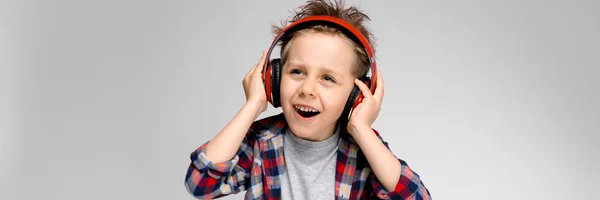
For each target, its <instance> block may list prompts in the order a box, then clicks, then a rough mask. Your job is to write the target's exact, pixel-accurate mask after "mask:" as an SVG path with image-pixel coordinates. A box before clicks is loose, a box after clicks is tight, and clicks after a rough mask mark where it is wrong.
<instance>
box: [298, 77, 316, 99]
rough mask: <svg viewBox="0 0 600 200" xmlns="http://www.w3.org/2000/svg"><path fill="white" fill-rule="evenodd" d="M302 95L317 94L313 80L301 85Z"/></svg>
mask: <svg viewBox="0 0 600 200" xmlns="http://www.w3.org/2000/svg"><path fill="white" fill-rule="evenodd" d="M300 96H315V90H314V86H313V83H312V81H310V80H306V81H304V83H303V84H302V87H300Z"/></svg>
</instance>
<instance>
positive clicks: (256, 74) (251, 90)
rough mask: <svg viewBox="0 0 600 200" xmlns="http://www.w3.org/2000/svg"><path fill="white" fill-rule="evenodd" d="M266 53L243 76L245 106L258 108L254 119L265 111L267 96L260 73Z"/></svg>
mask: <svg viewBox="0 0 600 200" xmlns="http://www.w3.org/2000/svg"><path fill="white" fill-rule="evenodd" d="M266 57H267V52H266V51H263V52H262V55H261V57H260V60H259V61H258V63H257V64H255V65H254V66H253V67H252V69H250V71H248V73H247V74H246V76H244V79H243V80H242V85H243V86H244V93H246V104H247V105H249V106H259V108H258V110H257V111H258V113H256V117H258V115H260V114H261V113H262V112H264V111H265V110H267V94H266V92H265V87H264V85H263V78H262V72H263V69H264V66H265V59H266Z"/></svg>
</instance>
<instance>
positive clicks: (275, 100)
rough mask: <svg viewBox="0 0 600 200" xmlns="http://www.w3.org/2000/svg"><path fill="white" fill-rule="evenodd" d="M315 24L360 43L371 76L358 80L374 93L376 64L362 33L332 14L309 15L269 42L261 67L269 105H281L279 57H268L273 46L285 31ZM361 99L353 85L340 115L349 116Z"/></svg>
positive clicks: (284, 30) (280, 67) (361, 96)
mask: <svg viewBox="0 0 600 200" xmlns="http://www.w3.org/2000/svg"><path fill="white" fill-rule="evenodd" d="M317 24H319V25H328V26H333V27H335V28H338V29H339V30H340V31H342V33H344V34H345V35H346V36H348V37H349V38H350V39H352V40H353V41H354V42H355V43H357V44H359V45H362V47H363V48H364V50H365V52H367V56H368V57H369V64H370V66H371V74H372V75H371V76H372V77H371V78H369V77H367V76H366V75H365V76H364V77H361V78H360V80H361V81H363V82H364V83H365V84H366V85H367V86H368V87H369V89H370V90H371V94H374V93H375V88H376V85H377V83H376V82H377V64H376V63H375V60H374V55H373V50H372V49H371V45H369V42H368V40H367V38H366V37H365V36H364V35H363V34H362V33H360V31H358V29H357V28H356V27H354V26H353V25H352V24H350V23H348V22H346V21H344V20H342V19H339V18H336V17H332V16H310V17H306V18H303V19H300V20H298V21H295V22H294V23H292V24H290V25H288V26H287V27H285V28H284V29H283V30H281V32H280V33H279V34H278V35H277V37H275V40H274V41H273V43H271V46H270V47H269V50H268V51H267V58H266V60H267V61H269V62H265V66H264V67H263V70H264V71H263V84H264V86H265V91H266V94H267V100H268V101H269V103H271V105H273V107H275V108H277V107H279V106H281V103H280V101H279V95H280V93H279V91H280V90H279V86H280V83H281V70H282V67H283V66H281V59H280V58H276V59H273V60H271V59H270V57H271V52H272V51H273V48H275V46H276V45H277V43H278V42H279V40H280V39H281V37H282V36H283V35H284V34H285V33H286V32H293V31H297V30H300V29H302V28H307V27H310V26H312V25H317ZM371 80H372V81H371ZM362 99H363V95H362V93H361V91H360V89H359V88H358V87H357V86H356V85H355V86H354V88H353V89H352V92H351V93H350V96H349V97H348V101H346V106H345V107H344V112H343V113H342V116H347V117H346V119H348V118H349V117H350V110H351V109H354V108H355V107H356V106H357V105H358V104H359V103H360V102H361V101H362Z"/></svg>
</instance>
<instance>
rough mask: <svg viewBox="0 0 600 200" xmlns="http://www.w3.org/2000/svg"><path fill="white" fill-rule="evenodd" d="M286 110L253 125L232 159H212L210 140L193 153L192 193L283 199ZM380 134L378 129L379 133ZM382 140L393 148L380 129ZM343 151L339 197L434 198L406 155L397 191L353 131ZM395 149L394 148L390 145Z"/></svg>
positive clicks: (189, 182) (190, 170) (189, 181)
mask: <svg viewBox="0 0 600 200" xmlns="http://www.w3.org/2000/svg"><path fill="white" fill-rule="evenodd" d="M286 128H287V124H286V121H285V118H284V116H283V114H278V115H274V116H271V117H267V118H264V119H261V120H258V121H256V122H254V123H253V124H252V126H251V127H250V130H249V132H248V134H247V135H246V137H245V138H244V140H243V142H242V144H241V145H240V148H239V149H238V151H237V153H236V155H235V156H234V157H233V159H232V160H230V161H227V162H223V163H212V162H211V161H210V160H208V158H207V156H206V144H207V143H208V142H206V143H204V144H203V145H201V146H200V147H198V149H196V150H195V151H194V152H192V154H191V160H192V162H191V163H190V165H189V168H188V171H187V173H186V178H185V185H186V187H187V189H188V192H189V193H190V194H191V195H193V196H194V197H196V198H199V199H214V198H219V197H223V196H226V195H229V194H237V193H239V192H242V191H246V195H245V199H269V200H278V199H281V177H280V175H281V172H282V171H283V167H284V166H285V162H284V158H283V134H285V129H286ZM376 133H377V132H376ZM377 135H378V137H379V139H380V140H381V141H382V142H383V143H384V144H385V146H386V147H388V144H387V142H385V141H383V139H382V138H381V136H380V135H379V134H378V133H377ZM341 138H342V139H341V140H342V141H341V142H340V145H339V148H338V153H337V163H336V176H335V194H334V195H335V199H415V200H420V199H424V200H428V199H431V196H430V193H429V190H428V189H427V188H426V187H425V185H424V184H423V182H422V181H421V179H420V178H419V175H418V174H417V173H415V172H413V171H412V170H411V169H410V167H409V166H408V164H407V163H406V162H404V161H403V160H401V159H398V161H399V162H400V163H401V165H402V168H401V170H402V173H401V176H400V178H399V180H398V183H397V184H396V187H395V190H394V191H387V190H386V189H385V188H384V187H383V185H381V183H380V182H379V180H377V178H376V177H375V174H374V173H372V171H371V168H370V166H369V163H368V162H367V159H366V157H365V156H364V154H362V151H360V148H359V147H358V145H357V144H356V142H355V141H354V139H353V138H352V137H351V136H350V135H349V134H341ZM388 149H389V147H388Z"/></svg>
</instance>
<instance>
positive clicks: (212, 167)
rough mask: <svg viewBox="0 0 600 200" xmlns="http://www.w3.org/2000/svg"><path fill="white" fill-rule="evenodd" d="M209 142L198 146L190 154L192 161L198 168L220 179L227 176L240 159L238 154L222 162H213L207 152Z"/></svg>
mask: <svg viewBox="0 0 600 200" xmlns="http://www.w3.org/2000/svg"><path fill="white" fill-rule="evenodd" d="M207 144H208V142H206V143H204V144H202V146H200V147H198V149H196V151H194V152H192V155H191V156H190V157H191V159H192V163H193V164H194V166H196V168H198V170H199V171H200V172H201V173H203V174H208V175H209V176H210V177H212V178H214V179H220V178H221V177H227V176H229V174H230V173H231V172H232V171H233V168H234V167H235V166H236V165H237V163H238V161H239V156H238V155H237V154H236V155H235V156H234V157H233V159H231V160H229V161H225V162H222V163H213V162H212V161H210V160H209V159H208V155H207V154H206V145H207Z"/></svg>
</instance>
